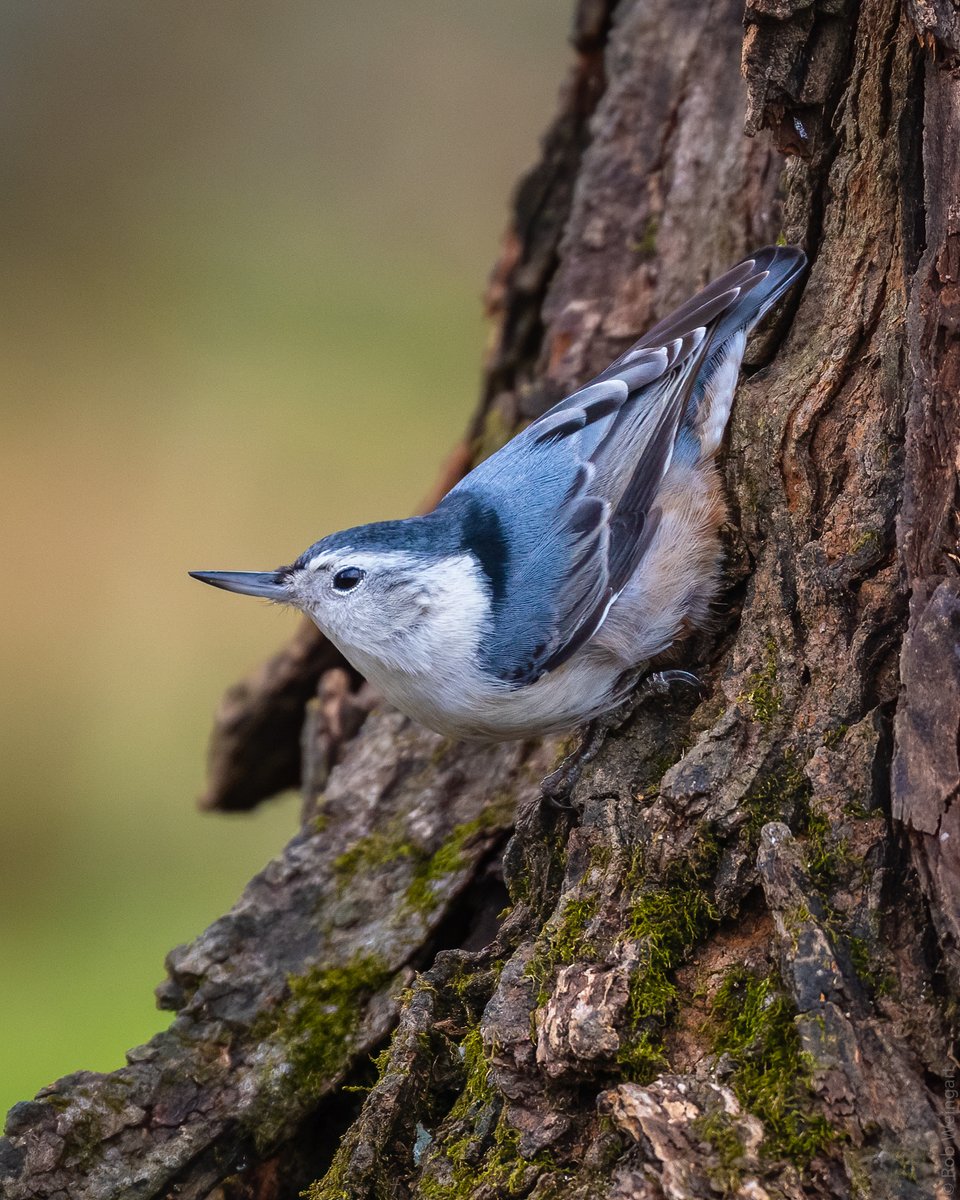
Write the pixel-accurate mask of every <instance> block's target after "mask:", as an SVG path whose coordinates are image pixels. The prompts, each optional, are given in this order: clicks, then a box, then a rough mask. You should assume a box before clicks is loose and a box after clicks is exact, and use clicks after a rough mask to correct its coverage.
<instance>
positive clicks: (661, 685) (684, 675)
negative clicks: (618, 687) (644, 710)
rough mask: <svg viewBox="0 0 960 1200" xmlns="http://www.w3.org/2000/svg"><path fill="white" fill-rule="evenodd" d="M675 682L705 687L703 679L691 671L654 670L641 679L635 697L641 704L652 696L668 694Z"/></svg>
mask: <svg viewBox="0 0 960 1200" xmlns="http://www.w3.org/2000/svg"><path fill="white" fill-rule="evenodd" d="M674 683H685V684H687V686H688V687H692V688H696V689H697V691H701V690H702V688H703V683H702V682H701V680H700V679H699V678H698V677H697V676H696V675H691V673H690V672H689V671H653V672H651V673H650V674H649V675H647V676H646V677H645V678H644V679H643V680H641V682H640V686H639V687H638V688H637V690H636V691H635V692H634V699H635V701H636V703H637V704H639V703H641V702H642V701H644V700H648V699H649V698H650V697H651V696H666V695H667V694H668V692H669V691H670V687H671V685H672V684H674Z"/></svg>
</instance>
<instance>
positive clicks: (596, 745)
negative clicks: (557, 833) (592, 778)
mask: <svg viewBox="0 0 960 1200" xmlns="http://www.w3.org/2000/svg"><path fill="white" fill-rule="evenodd" d="M674 683H685V684H687V685H688V686H689V687H694V688H697V689H698V690H699V689H700V688H701V687H702V686H703V685H702V684H701V682H700V680H699V679H698V678H697V676H696V675H691V673H690V672H689V671H654V672H653V673H652V674H650V675H648V676H647V677H646V678H645V679H644V680H643V681H642V682H641V684H640V686H639V687H637V688H636V689H635V690H634V691H633V692H632V693H631V694H630V696H628V698H627V699H626V700H625V701H624V702H623V703H622V704H619V705H618V706H617V707H616V708H614V709H612V710H611V711H610V712H608V713H604V715H603V716H602V717H597V718H596V719H595V720H593V721H591V722H590V723H589V724H588V725H585V726H584V729H583V732H582V733H581V735H580V744H579V746H577V748H576V750H573V751H572V752H571V753H570V754H568V755H567V756H566V757H565V758H564V759H563V761H562V762H561V763H560V765H559V766H558V767H557V769H556V770H555V771H551V772H550V774H549V775H548V776H547V777H546V779H544V781H543V782H542V783H541V784H540V799H541V801H542V802H543V803H544V804H548V805H549V806H550V807H551V808H556V809H559V810H560V811H562V812H571V811H572V810H573V809H574V808H575V807H576V806H575V805H574V804H572V803H571V802H570V796H571V794H572V792H573V789H574V788H575V787H576V785H577V782H578V781H579V779H580V776H581V775H582V774H583V768H584V767H585V766H586V765H587V763H589V762H592V761H593V759H595V758H596V757H597V754H598V753H599V752H600V747H601V746H602V745H603V743H604V742H605V741H606V740H607V734H608V733H610V732H611V730H614V729H619V728H620V726H621V725H623V724H624V723H625V722H626V721H627V720H629V718H630V717H631V716H633V714H634V712H636V710H637V709H638V708H639V707H640V705H641V704H643V703H644V701H646V700H649V699H651V698H652V697H654V696H665V695H667V693H668V692H669V691H670V687H671V685H672V684H674Z"/></svg>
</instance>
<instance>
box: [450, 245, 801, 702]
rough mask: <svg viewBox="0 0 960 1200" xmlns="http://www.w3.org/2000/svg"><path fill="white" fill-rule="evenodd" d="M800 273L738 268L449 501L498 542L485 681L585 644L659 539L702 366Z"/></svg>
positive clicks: (551, 661)
mask: <svg viewBox="0 0 960 1200" xmlns="http://www.w3.org/2000/svg"><path fill="white" fill-rule="evenodd" d="M804 261H805V260H804V259H803V256H802V255H801V254H800V252H799V251H796V250H794V249H792V248H789V247H786V248H773V247H771V248H767V249H764V250H762V251H758V252H757V254H756V255H755V256H754V258H751V259H747V260H745V261H744V262H742V263H739V264H737V266H735V267H733V268H732V269H731V270H730V271H728V272H727V273H726V274H725V275H723V276H721V277H720V278H719V279H716V280H714V281H713V283H711V284H709V285H708V286H707V287H706V288H704V289H703V291H702V292H700V293H698V295H696V296H694V297H693V298H692V299H690V300H688V301H687V302H686V303H685V304H683V305H681V306H680V308H678V309H676V310H675V311H674V312H672V313H670V314H669V315H668V316H666V317H665V318H664V319H663V320H662V321H660V322H658V324H656V325H655V326H654V327H653V328H652V329H651V330H650V331H649V332H648V333H647V334H645V336H644V337H643V338H641V339H640V341H638V342H636V343H635V344H634V345H633V346H631V347H630V348H629V349H628V350H627V351H626V352H625V353H624V354H622V355H621V356H620V357H619V358H618V359H617V360H616V361H615V362H614V363H612V364H611V365H610V366H609V367H608V368H607V369H606V370H605V371H603V372H602V373H601V374H600V375H598V376H597V377H596V378H595V379H593V380H592V381H591V382H590V383H588V384H587V385H586V386H585V387H583V388H581V389H580V390H579V391H577V392H574V393H573V394H572V395H570V396H568V397H567V398H566V399H565V400H562V401H561V402H560V403H559V404H557V405H555V406H554V407H553V408H552V409H550V410H549V412H547V413H545V414H544V415H543V416H542V417H540V418H539V419H538V420H537V421H534V422H533V424H531V425H530V426H529V427H528V428H527V429H526V430H524V431H523V432H522V433H520V434H518V435H517V437H515V438H514V439H513V440H512V441H511V442H509V443H508V444H507V445H506V446H505V447H504V448H503V449H502V450H500V451H498V452H497V453H496V454H494V455H492V456H491V457H490V458H489V459H487V460H486V461H485V462H483V463H481V464H480V466H478V467H477V468H475V470H473V471H472V472H471V473H470V474H469V475H468V476H467V477H466V478H465V479H464V480H463V481H462V482H461V483H460V484H458V485H457V487H456V488H454V489H453V491H452V492H451V493H450V494H449V497H448V498H447V500H445V501H444V502H443V503H444V504H446V503H447V502H448V501H449V502H450V503H451V504H453V503H455V501H454V497H457V496H460V497H461V500H465V499H466V498H467V496H469V497H470V501H471V504H472V505H474V506H476V505H479V506H480V507H482V509H483V510H484V511H490V512H495V513H497V517H498V522H499V529H500V531H501V533H502V541H503V546H504V554H505V556H506V562H505V564H504V568H505V571H504V578H505V585H504V586H503V587H502V588H501V589H500V592H499V594H498V597H497V599H496V603H495V604H494V616H493V621H492V626H491V629H490V630H489V631H488V633H487V635H486V636H485V638H484V639H483V642H482V646H481V650H480V655H481V659H482V665H483V666H484V668H485V669H486V670H487V671H488V672H490V673H491V674H493V675H495V676H498V677H499V678H500V679H502V680H503V681H504V682H505V683H506V684H508V685H509V686H512V687H520V686H524V685H526V684H530V683H533V682H535V681H536V680H537V679H539V678H540V677H541V676H542V675H544V674H545V673H546V672H548V671H551V670H554V669H555V668H557V667H558V666H560V665H561V664H562V663H564V662H566V661H567V660H568V659H569V658H570V657H571V656H572V655H573V654H574V653H576V651H577V650H578V649H580V648H581V647H582V646H583V645H585V644H586V643H587V642H589V640H590V639H591V638H592V637H593V636H594V634H595V633H596V632H597V630H598V629H599V628H600V626H601V625H602V624H603V621H604V619H605V618H606V615H607V613H608V612H609V611H610V607H611V605H612V604H613V603H614V602H615V601H616V598H617V596H618V595H619V594H620V592H621V591H622V590H623V588H624V587H625V586H626V584H627V583H628V581H629V580H630V578H631V577H632V575H633V574H634V572H635V571H636V569H637V567H638V566H639V563H640V561H641V559H642V558H643V555H644V553H645V552H646V550H647V549H648V547H649V545H650V542H651V540H652V538H653V536H654V534H655V532H656V529H657V525H658V522H659V518H660V510H659V509H658V507H657V493H658V490H659V487H660V482H661V480H662V479H663V476H664V474H665V473H666V472H667V470H668V469H669V467H670V463H671V461H672V457H673V453H674V447H675V444H676V439H677V434H678V430H679V428H680V426H681V423H682V422H683V420H684V416H685V413H686V410H687V407H688V403H690V400H691V396H694V392H695V388H696V387H697V383H698V377H699V376H700V374H701V372H702V370H703V368H704V364H705V363H706V362H707V361H708V359H709V358H710V355H711V354H714V353H715V352H716V351H717V349H718V346H719V345H720V344H722V341H723V340H725V339H726V338H728V337H730V336H731V334H732V333H734V332H735V331H737V330H740V329H749V328H750V327H752V324H754V323H755V322H756V320H757V319H759V315H760V314H762V312H764V311H766V309H767V308H769V307H770V305H771V304H772V303H773V302H774V301H775V300H776V299H777V298H778V296H779V295H781V294H782V293H783V291H785V290H786V288H787V287H789V286H790V284H791V283H792V282H793V281H794V279H796V277H797V275H798V274H799V272H800V270H801V269H802V266H803V263H804ZM718 339H719V340H718ZM694 402H695V399H694ZM451 511H452V510H451ZM468 548H469V547H468Z"/></svg>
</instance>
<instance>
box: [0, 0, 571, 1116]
mask: <svg viewBox="0 0 960 1200" xmlns="http://www.w3.org/2000/svg"><path fill="white" fill-rule="evenodd" d="M569 15H570V5H569V3H568V2H567V0H523V2H522V3H517V0H484V3H483V4H473V3H471V4H468V3H451V2H450V0H404V3H402V4H397V3H396V2H395V0H394V2H392V3H391V2H390V0H351V3H350V4H343V3H332V2H325V0H244V3H236V0H204V2H203V3H202V4H197V3H196V2H195V0H190V2H188V0H173V2H170V0H167V2H166V3H164V4H152V5H151V4H131V3H129V0H84V2H83V3H67V4H65V3H63V2H62V0H57V2H53V0H5V2H4V3H3V4H2V5H0V58H2V66H0V89H2V103H0V124H2V144H3V147H4V152H3V155H2V165H0V172H2V174H3V180H2V201H0V203H2V228H3V238H4V242H5V249H6V253H5V255H4V260H5V265H4V267H3V270H2V272H0V293H2V311H3V319H2V321H0V338H2V352H0V364H2V366H0V371H2V374H3V380H2V388H0V394H2V400H0V404H2V408H3V421H2V444H0V504H2V507H0V513H2V520H0V539H2V562H3V574H4V584H3V588H2V601H0V603H2V606H3V613H2V616H3V619H2V622H0V670H2V684H3V686H2V689H0V781H2V793H3V813H2V826H0V830H2V834H0V839H2V840H0V1111H3V1110H5V1109H6V1108H7V1107H8V1106H9V1105H10V1104H11V1103H13V1102H14V1101H15V1100H17V1099H22V1098H25V1097H28V1096H30V1095H32V1094H33V1093H34V1092H35V1091H36V1090H37V1088H39V1087H41V1086H43V1085H44V1084H45V1083H48V1082H50V1081H52V1080H53V1079H54V1078H56V1077H57V1076H59V1075H62V1074H65V1073H67V1072H69V1071H73V1070H76V1069H79V1068H81V1067H85V1068H93V1069H99V1070H104V1069H110V1068H112V1067H115V1066H118V1065H119V1064H120V1063H122V1061H123V1051H124V1050H125V1049H126V1048H127V1047H128V1046H131V1045H134V1044H136V1043H138V1042H141V1041H143V1040H145V1039H146V1038H148V1037H149V1036H150V1035H151V1034H152V1033H154V1032H155V1031H156V1030H158V1029H160V1028H162V1027H163V1025H164V1024H165V1023H166V1020H167V1017H166V1015H165V1014H161V1013H158V1012H157V1011H156V1010H155V1009H154V1006H153V997H152V988H153V987H154V985H155V984H156V983H157V982H158V981H159V979H160V978H161V975H162V960H163V955H164V952H165V951H166V950H167V949H168V948H169V947H170V946H172V945H174V944H175V943H177V942H181V941H185V940H188V939H189V938H191V937H193V936H194V935H195V934H196V933H198V932H199V931H200V930H201V929H202V928H203V927H204V926H205V925H206V924H208V923H209V922H210V921H211V920H212V919H214V918H215V917H216V916H217V915H218V914H219V913H220V912H221V911H223V910H224V909H225V908H226V907H228V906H229V905H230V904H231V903H232V901H233V900H234V899H235V898H236V896H237V895H238V894H239V892H240V890H241V888H242V886H243V884H244V883H245V881H246V880H247V879H248V878H249V876H250V875H251V874H253V873H254V872H255V871H256V870H257V869H259V868H260V867H261V866H262V865H263V864H264V863H265V862H266V861H267V860H268V859H269V858H270V857H271V856H273V855H274V854H275V853H277V852H278V851H279V850H280V848H281V847H282V846H283V844H284V842H285V841H286V840H287V838H288V837H289V836H290V835H291V833H292V832H293V831H294V829H295V825H296V820H297V803H296V800H295V798H293V797H288V798H287V799H286V800H283V801H280V802H275V803H273V804H271V805H267V806H265V807H264V808H263V809H262V810H261V811H258V812H256V813H254V814H253V815H252V816H250V817H248V818H234V819H226V818H223V817H214V816H201V815H200V814H198V813H197V812H196V810H195V808H194V797H195V796H196V795H197V794H198V793H199V791H200V788H201V784H202V779H203V761H204V751H205V743H206V739H207V734H208V730H209V726H210V715H211V713H212V711H213V708H214V706H215V704H216V702H217V700H218V698H219V696H220V694H221V692H222V691H223V689H224V687H225V686H226V685H227V684H228V683H230V682H232V681H233V680H234V679H235V678H236V677H237V676H238V675H240V674H242V673H243V672H245V671H246V670H247V669H248V668H250V667H251V666H252V665H254V664H255V663H257V662H258V661H259V660H260V659H261V658H263V657H264V656H265V655H266V654H268V653H270V652H271V651H272V650H273V649H275V648H276V646H277V645H278V644H279V643H280V642H281V641H282V640H283V639H284V638H286V637H287V636H288V634H289V633H290V632H291V630H292V628H293V626H294V617H293V616H292V615H291V614H289V613H284V612H281V611H280V610H277V609H271V608H268V607H265V606H263V605H260V604H257V603H254V602H252V601H250V600H247V599H240V598H235V597H232V596H227V595H225V594H223V593H218V592H214V591H213V590H211V589H208V588H203V587H201V586H200V585H199V584H196V583H194V582H193V581H191V580H189V579H188V578H187V577H186V571H187V569H188V568H204V567H206V568H214V567H220V568H252V569H260V568H265V567H270V566H274V565H276V564H277V563H279V562H286V561H289V560H290V559H291V558H292V557H294V556H295V555H296V554H297V553H299V551H300V550H301V549H303V547H304V546H305V545H307V544H308V543H309V542H311V541H312V540H314V539H315V538H317V537H319V536H321V535H322V534H323V533H326V532H329V531H330V530H332V529H334V528H337V527H341V526H344V525H351V524H355V523H357V522H361V521H367V520H372V519H376V518H382V517H390V516H396V515H401V514H403V513H405V512H408V511H410V510H412V509H413V508H414V507H415V506H416V505H417V504H418V502H419V501H420V500H421V499H422V498H423V497H424V495H425V494H426V493H427V491H428V490H429V487H430V485H431V483H432V481H433V479H434V478H435V476H436V474H437V470H438V465H439V463H440V461H441V459H442V457H443V456H444V454H445V453H446V452H447V450H448V449H449V448H450V447H451V446H452V444H453V443H454V441H455V440H456V439H457V437H458V435H459V434H460V433H461V432H462V430H463V428H464V425H465V422H466V420H467V417H468V414H469V413H470V411H471V408H472V406H473V404H474V401H475V397H476V392H477V383H478V380H479V364H480V357H481V347H482V343H483V337H484V329H483V323H482V320H481V304H480V296H481V292H482V287H483V283H484V280H485V278H486V274H487V272H488V270H489V268H490V266H491V265H492V263H493V260H494V258H495V255H496V252H497V245H498V239H499V235H500V233H501V230H502V228H503V225H504V222H505V218H506V212H507V198H508V196H509V193H510V189H511V187H512V185H513V183H514V181H515V180H516V178H517V176H518V174H519V173H520V172H521V171H522V170H523V169H524V168H525V167H526V166H527V165H528V164H529V163H531V162H532V161H533V160H534V157H535V154H536V147H537V138H538V136H539V134H540V132H541V131H542V129H543V128H544V126H545V124H546V122H547V120H548V118H549V116H550V114H551V112H552V110H553V105H554V99H555V94H556V90H557V85H558V81H559V80H560V79H561V78H562V74H563V71H564V66H565V63H566V60H567V50H566V46H565V38H566V32H567V24H568V20H569Z"/></svg>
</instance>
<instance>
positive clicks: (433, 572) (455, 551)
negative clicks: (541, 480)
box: [190, 517, 490, 674]
mask: <svg viewBox="0 0 960 1200" xmlns="http://www.w3.org/2000/svg"><path fill="white" fill-rule="evenodd" d="M435 525H436V523H435V522H433V521H432V520H431V518H426V517H421V518H412V519H408V520H406V521H385V522H381V523H378V524H375V525H364V526H360V527H358V528H356V529H347V530H344V531H343V532H342V533H336V534H331V535H330V536H329V537H326V538H323V539H322V540H321V541H319V542H315V543H314V545H312V546H311V547H310V548H309V549H308V550H305V551H304V552H303V554H301V555H300V557H299V558H298V559H297V560H296V561H295V562H293V563H291V564H290V565H289V566H285V567H279V568H277V570H276V571H266V572H255V571H191V572H190V574H191V575H192V576H193V578H194V579H199V580H201V581H202V582H204V583H209V584H211V585H212V586H214V587H219V588H224V589H225V590H226V591H229V592H239V593H241V594H242V595H246V596H260V597H263V598H264V599H267V600H272V601H274V602H275V603H278V604H288V605H292V606H293V607H295V608H298V609H300V610H301V611H302V612H304V613H305V614H306V615H307V616H308V617H310V618H311V620H312V621H313V622H314V623H315V624H316V625H317V626H318V627H319V629H321V630H322V631H323V633H325V634H326V635H327V637H329V638H330V640H331V641H332V642H333V643H334V644H335V645H337V646H338V647H339V648H340V650H341V651H342V652H343V654H344V655H345V656H346V658H348V659H349V660H350V661H351V662H352V663H353V664H354V665H355V666H356V667H358V669H359V670H360V671H361V672H363V673H365V674H369V673H370V672H371V668H373V669H376V668H377V667H379V668H380V669H381V670H383V669H386V670H388V671H396V672H401V673H407V674H412V673H419V672H430V671H433V670H436V669H437V666H438V656H440V657H441V658H442V657H443V656H447V655H450V654H459V653H461V652H463V653H470V654H472V653H473V651H475V649H476V645H477V643H478V641H479V639H480V637H481V635H482V633H483V631H484V629H485V627H486V624H487V622H488V621H489V617H490V599H489V594H488V589H487V588H486V586H485V584H484V580H483V577H482V573H481V571H480V569H479V567H478V565H477V563H476V560H475V559H474V558H473V557H472V556H471V555H470V554H467V553H465V552H464V551H463V550H461V549H460V548H459V547H458V546H454V545H450V546H446V545H445V544H444V539H443V537H442V536H440V537H438V536H437V534H438V533H440V534H442V530H440V529H437V528H436V527H435Z"/></svg>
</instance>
